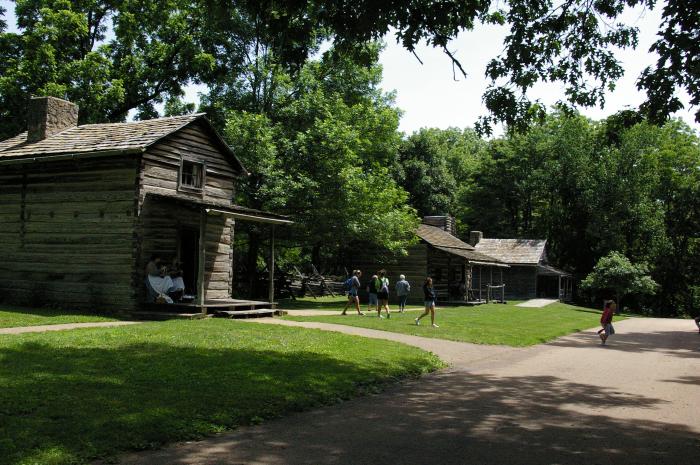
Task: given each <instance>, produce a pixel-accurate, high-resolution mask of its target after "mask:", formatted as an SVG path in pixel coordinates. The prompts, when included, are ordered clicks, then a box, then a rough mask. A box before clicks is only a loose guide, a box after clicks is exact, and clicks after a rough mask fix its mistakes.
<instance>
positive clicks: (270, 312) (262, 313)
mask: <svg viewBox="0 0 700 465" xmlns="http://www.w3.org/2000/svg"><path fill="white" fill-rule="evenodd" d="M286 314H287V312H285V311H284V310H277V309H274V308H256V309H253V310H218V311H216V312H215V313H214V316H215V317H217V318H233V319H238V318H265V317H273V316H275V315H286Z"/></svg>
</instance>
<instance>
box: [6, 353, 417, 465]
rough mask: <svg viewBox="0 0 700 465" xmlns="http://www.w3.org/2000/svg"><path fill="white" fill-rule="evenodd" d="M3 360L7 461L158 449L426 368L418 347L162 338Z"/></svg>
mask: <svg viewBox="0 0 700 465" xmlns="http://www.w3.org/2000/svg"><path fill="white" fill-rule="evenodd" d="M0 363H1V365H2V370H0V392H1V393H2V395H1V396H0V425H2V429H3V435H2V438H0V457H2V458H3V459H2V460H0V462H2V463H18V462H20V461H23V460H24V461H26V462H27V463H74V462H81V461H84V460H85V459H87V458H96V457H105V456H106V457H108V456H111V455H113V454H115V453H117V452H119V451H124V450H129V449H147V448H153V447H156V446H158V445H161V444H163V443H165V442H171V441H176V440H186V439H192V438H197V437H200V436H203V435H206V434H211V433H214V432H218V431H222V430H226V429H231V428H234V427H236V426H237V425H244V424H251V423H257V422H259V421H261V420H262V419H266V418H274V417H278V416H280V415H283V414H286V413H289V412H294V411H301V410H305V409H309V408H312V407H314V406H318V405H322V404H328V403H333V402H336V401H338V400H340V399H345V398H349V397H352V396H355V395H358V394H361V393H363V392H374V391H375V390H376V389H377V386H378V385H379V384H381V383H384V382H388V381H393V380H395V379H396V378H399V377H401V376H406V375H418V374H420V373H422V372H424V371H425V369H426V361H425V359H422V358H420V356H417V357H405V358H403V359H401V360H398V361H397V360H394V361H393V363H392V364H391V365H389V364H384V363H383V362H382V361H381V359H380V358H379V357H378V358H375V359H372V360H371V361H369V360H360V361H358V362H357V363H354V362H353V363H348V362H344V361H340V360H337V359H334V358H331V357H327V356H324V355H320V354H318V353H312V352H304V351H297V352H293V353H284V352H281V351H280V352H276V351H266V350H241V349H230V350H226V349H220V350H219V349H211V348H207V349H199V348H188V349H184V348H178V347H174V346H169V345H165V344H156V343H136V344H132V345H125V346H122V347H118V348H115V349H105V348H103V347H99V348H95V347H84V348H76V347H61V348H60V349H57V346H56V345H47V344H44V343H40V342H25V343H21V344H18V345H16V346H12V347H10V348H5V349H3V350H0ZM4 460H7V462H5V461H4Z"/></svg>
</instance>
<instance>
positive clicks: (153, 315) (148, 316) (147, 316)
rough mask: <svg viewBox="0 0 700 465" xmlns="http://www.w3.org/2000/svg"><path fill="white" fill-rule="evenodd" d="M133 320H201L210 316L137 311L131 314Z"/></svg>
mask: <svg viewBox="0 0 700 465" xmlns="http://www.w3.org/2000/svg"><path fill="white" fill-rule="evenodd" d="M130 316H131V318H133V319H136V320H149V321H165V320H200V319H202V318H207V317H208V316H209V315H205V314H204V313H199V312H198V313H179V312H159V311H152V312H149V311H137V312H131V313H130Z"/></svg>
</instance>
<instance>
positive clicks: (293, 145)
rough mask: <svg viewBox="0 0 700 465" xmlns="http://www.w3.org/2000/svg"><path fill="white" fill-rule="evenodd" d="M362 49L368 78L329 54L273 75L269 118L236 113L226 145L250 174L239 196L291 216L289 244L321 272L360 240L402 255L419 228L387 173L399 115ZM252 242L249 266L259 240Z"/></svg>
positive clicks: (372, 49) (346, 59)
mask: <svg viewBox="0 0 700 465" xmlns="http://www.w3.org/2000/svg"><path fill="white" fill-rule="evenodd" d="M366 47H367V48H366V53H369V54H371V55H372V56H373V59H372V60H373V61H372V64H371V65H370V67H369V68H367V67H365V66H364V65H363V64H362V63H360V64H358V63H357V62H356V61H355V60H354V58H353V56H342V55H341V54H339V53H338V52H337V51H335V50H331V51H329V52H328V53H326V54H325V55H324V56H323V58H322V59H321V60H319V61H312V62H309V63H307V64H306V65H305V66H304V67H303V68H302V69H301V70H300V71H299V73H297V75H296V76H294V77H292V76H284V75H281V74H280V73H275V74H268V75H267V77H266V78H267V79H268V80H273V79H274V80H275V83H274V84H273V85H274V86H275V87H276V91H275V94H274V98H273V100H272V101H271V103H270V104H269V105H266V106H265V108H259V110H260V111H263V110H264V112H262V113H251V112H244V111H233V112H231V113H229V116H228V118H227V124H226V129H225V134H226V137H227V139H228V140H229V142H230V143H231V144H232V145H233V146H235V147H239V150H240V154H241V157H242V159H243V161H244V163H245V164H246V166H247V167H248V168H249V169H250V170H251V171H252V172H253V175H251V176H250V177H249V178H248V179H247V183H245V185H243V186H242V188H241V192H240V195H241V201H242V203H244V204H246V205H250V206H253V207H255V208H262V209H274V210H275V211H279V212H282V213H287V214H289V215H290V216H291V217H292V218H293V219H294V220H295V222H296V225H295V226H294V227H293V229H292V233H291V234H292V236H293V237H294V241H293V242H294V243H297V244H300V245H304V247H307V253H308V256H309V258H310V259H311V260H312V262H313V263H315V264H316V265H323V264H326V263H329V262H330V263H332V264H335V263H337V262H338V261H339V258H340V256H341V254H342V253H343V251H344V250H345V249H346V248H347V245H348V244H349V243H350V242H352V241H356V240H361V241H363V242H365V243H369V244H372V245H378V246H381V247H383V248H387V249H389V250H392V251H397V250H402V249H404V248H405V247H406V246H407V245H408V244H409V243H410V242H411V241H412V240H413V233H414V231H415V228H416V226H417V218H416V215H415V211H414V210H413V209H412V208H411V207H410V206H409V205H407V202H406V200H407V194H406V193H405V191H404V190H403V189H401V188H400V187H399V186H398V185H397V184H396V182H395V181H394V180H393V178H392V177H391V176H390V172H389V167H390V166H391V165H392V163H393V161H394V159H395V157H396V154H397V150H398V146H399V143H400V133H399V132H398V118H399V112H398V110H396V109H395V108H394V107H393V101H392V98H391V95H386V94H384V93H383V92H382V91H381V90H380V89H379V82H380V81H381V68H380V67H379V66H378V65H377V60H378V53H379V47H378V46H377V45H368V46H366ZM353 70H355V71H353ZM349 77H352V79H349ZM246 85H247V84H243V85H236V86H231V88H237V89H242V88H245V86H246ZM267 85H268V86H270V84H269V83H268V84H267ZM221 95H224V96H225V98H226V100H227V101H228V100H229V99H232V94H230V93H229V94H226V93H224V94H217V97H218V96H221ZM209 101H210V103H211V104H213V105H216V102H215V99H213V98H211V97H210V100H209ZM244 104H246V105H247V103H244ZM255 236H256V234H255V232H253V234H252V235H251V239H250V241H249V248H248V252H247V253H248V257H249V264H250V266H252V265H253V258H254V257H255V256H257V247H258V245H259V243H260V240H261V239H262V238H261V237H255Z"/></svg>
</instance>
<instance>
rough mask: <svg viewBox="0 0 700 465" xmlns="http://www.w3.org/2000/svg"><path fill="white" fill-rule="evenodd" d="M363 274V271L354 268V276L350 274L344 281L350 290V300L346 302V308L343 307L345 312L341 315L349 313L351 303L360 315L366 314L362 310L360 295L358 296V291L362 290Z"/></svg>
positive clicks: (348, 290)
mask: <svg viewBox="0 0 700 465" xmlns="http://www.w3.org/2000/svg"><path fill="white" fill-rule="evenodd" d="M361 276H362V271H360V270H353V272H352V276H350V277H349V278H348V279H347V281H345V283H344V287H345V288H346V289H347V292H348V301H347V302H346V303H345V308H343V313H341V315H347V313H346V312H347V310H348V307H349V306H350V305H354V307H355V310H357V314H358V315H360V316H365V314H364V313H362V311H361V310H360V297H359V296H358V291H359V290H360V277H361Z"/></svg>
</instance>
